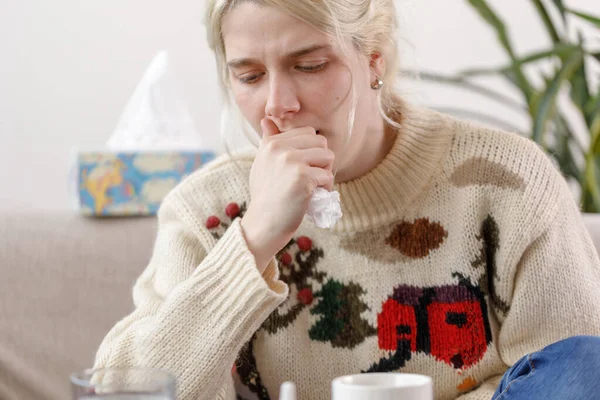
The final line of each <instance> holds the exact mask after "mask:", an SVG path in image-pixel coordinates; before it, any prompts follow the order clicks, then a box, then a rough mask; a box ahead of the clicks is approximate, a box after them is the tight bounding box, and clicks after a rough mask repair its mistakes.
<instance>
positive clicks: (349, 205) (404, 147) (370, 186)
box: [332, 104, 452, 233]
mask: <svg viewBox="0 0 600 400" xmlns="http://www.w3.org/2000/svg"><path fill="white" fill-rule="evenodd" d="M399 120H400V125H401V127H400V129H398V135H397V138H396V140H395V142H394V145H393V146H392V148H391V150H390V152H389V153H388V154H387V155H386V156H385V157H384V159H383V160H382V161H381V162H380V163H379V164H378V165H377V166H376V167H375V168H374V169H372V170H371V171H369V172H368V173H366V174H365V175H363V176H361V177H360V178H357V179H354V180H352V181H348V182H344V183H339V184H336V185H335V190H337V191H338V192H339V193H340V198H341V203H342V212H343V214H344V215H343V217H342V219H341V220H340V221H338V223H337V224H336V225H335V226H334V227H333V228H332V230H333V231H336V232H348V233H350V232H360V231H365V230H368V229H374V228H378V227H381V226H384V225H386V224H389V223H392V222H394V221H396V220H397V219H398V218H399V216H401V215H402V213H403V212H404V211H405V210H406V208H407V207H408V206H409V205H410V204H411V202H412V201H413V200H414V199H415V198H416V197H417V196H418V195H419V194H420V193H421V192H422V191H424V190H425V189H426V187H427V186H428V185H429V184H430V182H431V180H432V177H433V176H434V175H435V172H436V171H438V170H439V169H440V168H441V161H442V159H443V156H444V155H445V154H447V151H448V148H449V146H450V143H451V140H452V137H451V135H450V134H449V131H450V129H449V126H448V125H449V124H448V122H447V118H446V117H444V116H443V115H441V114H439V113H437V112H435V111H431V110H427V109H423V108H418V107H415V106H412V105H406V104H405V105H404V106H403V108H402V112H401V116H400V118H399Z"/></svg>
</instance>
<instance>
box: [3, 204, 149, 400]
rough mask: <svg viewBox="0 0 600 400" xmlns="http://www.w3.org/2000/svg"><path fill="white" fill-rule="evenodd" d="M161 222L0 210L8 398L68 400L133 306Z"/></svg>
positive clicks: (4, 393)
mask: <svg viewBox="0 0 600 400" xmlns="http://www.w3.org/2000/svg"><path fill="white" fill-rule="evenodd" d="M155 225H156V221H155V219H154V218H140V219H101V220H99V219H86V218H83V217H78V216H75V215H73V214H70V213H64V214H53V215H48V214H45V213H31V214H21V215H8V214H7V213H0V400H59V399H60V400H65V399H69V398H70V388H69V374H70V373H71V372H73V371H77V370H81V369H84V368H87V367H90V366H91V364H92V362H93V358H94V353H95V350H96V348H97V347H98V345H99V344H100V341H101V340H102V338H103V337H104V335H105V334H106V333H107V332H108V330H109V329H110V328H111V327H112V326H113V325H114V323H115V322H116V321H117V320H119V319H120V318H122V317H123V316H125V315H126V314H127V313H129V312H130V311H131V309H132V300H131V287H132V285H133V283H134V281H135V278H136V277H137V276H138V275H139V274H140V273H141V271H142V269H143V268H144V267H145V265H146V264H147V262H148V260H149V257H150V255H151V252H152V246H153V242H154V237H155V232H156V226H155Z"/></svg>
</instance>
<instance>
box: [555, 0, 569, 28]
mask: <svg viewBox="0 0 600 400" xmlns="http://www.w3.org/2000/svg"><path fill="white" fill-rule="evenodd" d="M552 2H553V3H554V5H555V6H556V8H557V9H558V12H559V13H560V16H561V18H562V20H563V23H564V24H565V25H567V15H566V9H565V5H564V4H563V2H562V0H552Z"/></svg>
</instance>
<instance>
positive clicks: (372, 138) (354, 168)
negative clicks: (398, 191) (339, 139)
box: [335, 118, 398, 183]
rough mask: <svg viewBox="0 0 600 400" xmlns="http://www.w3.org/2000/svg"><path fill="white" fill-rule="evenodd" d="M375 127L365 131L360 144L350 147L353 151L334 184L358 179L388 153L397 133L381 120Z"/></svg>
mask: <svg viewBox="0 0 600 400" xmlns="http://www.w3.org/2000/svg"><path fill="white" fill-rule="evenodd" d="M377 125H378V126H375V127H371V128H368V129H367V132H366V133H365V134H364V135H362V138H363V140H362V142H361V143H354V145H353V146H351V147H352V148H353V151H352V152H350V153H349V154H347V155H346V157H345V158H346V159H345V160H343V161H344V163H345V164H346V165H344V167H343V168H340V169H339V170H338V171H337V173H336V178H335V181H336V182H338V183H342V182H349V181H352V180H355V179H357V178H360V177H361V176H363V175H365V174H366V173H368V172H369V171H371V170H373V169H374V168H375V167H376V166H377V165H379V163H380V162H381V161H382V160H383V159H384V158H385V156H387V154H388V153H389V152H390V150H391V149H392V147H393V146H394V142H395V141H396V137H397V135H398V132H397V131H396V130H395V129H394V128H393V127H391V126H390V125H389V124H387V123H386V122H385V121H384V120H383V118H381V122H380V123H378V124H377Z"/></svg>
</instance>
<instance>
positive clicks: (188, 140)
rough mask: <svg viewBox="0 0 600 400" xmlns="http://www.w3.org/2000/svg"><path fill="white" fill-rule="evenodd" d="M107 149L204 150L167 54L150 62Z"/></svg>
mask: <svg viewBox="0 0 600 400" xmlns="http://www.w3.org/2000/svg"><path fill="white" fill-rule="evenodd" d="M107 146H108V147H109V148H110V149H112V150H165V149H167V150H186V149H201V148H202V147H203V143H202V140H201V137H200V135H199V134H198V132H197V131H196V129H195V128H194V123H193V120H192V117H191V115H190V113H189V111H188V109H187V107H186V105H185V103H184V102H183V100H182V99H181V97H180V96H179V94H178V93H177V85H176V81H175V78H174V76H173V75H172V72H171V70H170V67H169V56H168V53H167V52H166V51H160V52H159V53H158V54H157V55H156V56H155V57H154V59H153V60H152V62H151V63H150V66H149V67H148V69H147V70H146V72H145V73H144V75H143V77H142V80H141V81H140V82H139V83H138V85H137V87H136V89H135V91H134V93H133V95H132V96H131V98H130V99H129V102H128V103H127V106H126V107H125V110H124V111H123V114H122V115H121V118H120V119H119V122H118V124H117V127H116V129H115V131H114V133H113V135H112V137H111V138H110V139H109V141H108V143H107Z"/></svg>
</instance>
